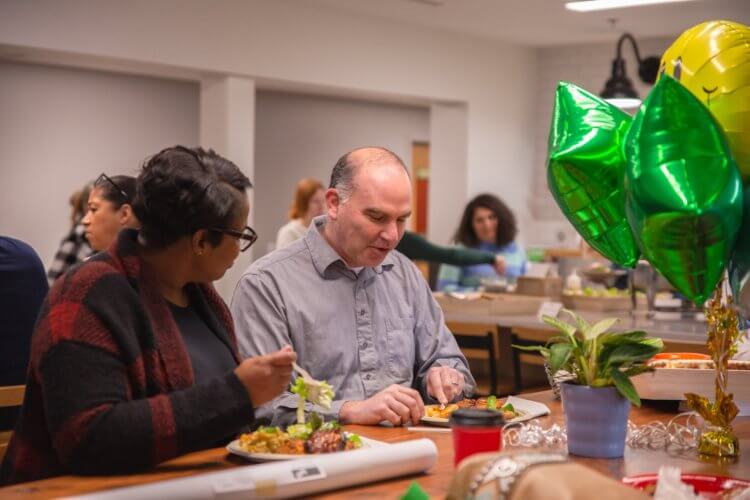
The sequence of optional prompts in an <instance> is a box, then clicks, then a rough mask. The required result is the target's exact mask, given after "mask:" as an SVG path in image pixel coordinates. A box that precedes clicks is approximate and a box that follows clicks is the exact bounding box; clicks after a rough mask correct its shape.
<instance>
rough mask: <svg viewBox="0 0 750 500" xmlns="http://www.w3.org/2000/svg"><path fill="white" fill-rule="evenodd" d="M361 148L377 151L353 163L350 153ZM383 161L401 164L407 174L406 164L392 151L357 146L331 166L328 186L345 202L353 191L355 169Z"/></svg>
mask: <svg viewBox="0 0 750 500" xmlns="http://www.w3.org/2000/svg"><path fill="white" fill-rule="evenodd" d="M361 149H375V150H377V151H378V152H377V153H375V154H374V155H373V156H372V157H370V158H368V159H367V160H366V161H364V162H356V163H355V162H354V161H352V158H351V156H352V153H355V152H357V151H360V150H361ZM384 161H395V162H396V163H398V164H399V165H401V167H402V168H403V169H404V172H406V175H407V176H409V171H408V170H407V169H406V165H404V162H403V161H402V160H401V158H399V156H398V155H397V154H396V153H394V152H393V151H390V150H388V149H386V148H380V147H378V148H358V149H355V150H353V151H349V152H348V153H346V154H345V155H344V156H342V157H341V158H339V160H338V161H337V162H336V165H334V166H333V170H332V171H331V182H330V183H329V185H328V188H329V189H330V188H333V189H335V190H336V191H338V193H339V198H340V199H341V203H346V202H347V201H349V198H351V196H352V194H353V193H354V188H355V186H354V175H355V174H356V173H357V172H356V171H357V169H359V167H361V166H362V165H363V164H365V163H382V162H384Z"/></svg>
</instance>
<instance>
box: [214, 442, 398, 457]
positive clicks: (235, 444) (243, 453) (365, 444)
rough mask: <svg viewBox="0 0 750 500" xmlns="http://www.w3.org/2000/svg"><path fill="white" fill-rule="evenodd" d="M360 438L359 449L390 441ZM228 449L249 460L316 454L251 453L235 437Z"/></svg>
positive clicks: (345, 451)
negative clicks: (360, 445) (360, 444)
mask: <svg viewBox="0 0 750 500" xmlns="http://www.w3.org/2000/svg"><path fill="white" fill-rule="evenodd" d="M359 438H360V439H361V440H362V448H357V449H358V450H361V449H363V448H374V447H376V446H387V445H388V443H384V442H383V441H378V440H376V439H370V438H366V437H364V436H359ZM227 451H228V452H229V453H231V454H233V455H238V456H240V457H244V458H247V459H248V460H252V461H253V462H275V461H278V460H295V459H297V458H304V457H311V456H315V455H308V454H303V455H286V454H283V453H250V452H249V451H245V450H243V449H242V448H241V447H240V440H239V439H235V440H234V441H232V442H231V443H229V444H228V445H227ZM349 451H355V450H344V451H337V452H336V453H347V452H349Z"/></svg>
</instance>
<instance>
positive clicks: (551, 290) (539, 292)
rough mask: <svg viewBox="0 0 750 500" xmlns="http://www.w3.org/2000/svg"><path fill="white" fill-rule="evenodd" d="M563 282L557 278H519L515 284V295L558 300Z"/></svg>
mask: <svg viewBox="0 0 750 500" xmlns="http://www.w3.org/2000/svg"><path fill="white" fill-rule="evenodd" d="M562 289H563V280H562V278H560V277H559V276H554V277H552V276H549V277H546V278H535V277H531V276H519V277H518V281H517V282H516V293H519V294H522V295H535V296H538V297H550V298H551V299H552V300H559V299H560V296H561V295H562Z"/></svg>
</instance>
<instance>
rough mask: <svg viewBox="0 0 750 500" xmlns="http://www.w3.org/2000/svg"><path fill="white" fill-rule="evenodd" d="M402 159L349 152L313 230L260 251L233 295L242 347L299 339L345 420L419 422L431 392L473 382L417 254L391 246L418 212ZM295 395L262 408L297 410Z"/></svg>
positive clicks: (259, 348)
mask: <svg viewBox="0 0 750 500" xmlns="http://www.w3.org/2000/svg"><path fill="white" fill-rule="evenodd" d="M411 192H412V187H411V182H410V180H409V176H408V174H407V172H406V168H405V167H404V165H403V162H402V161H401V160H400V158H398V156H396V155H395V154H394V153H392V152H390V151H388V150H386V149H383V148H362V149H358V150H355V151H352V152H350V153H347V154H346V155H344V156H343V157H342V158H341V159H340V160H339V161H338V163H337V164H336V166H335V167H334V169H333V173H332V175H331V187H330V188H329V189H328V190H327V191H326V205H327V212H326V215H323V216H320V217H318V218H316V219H314V220H313V222H312V224H311V225H310V227H309V229H308V230H307V233H306V234H305V236H304V238H302V239H300V240H297V241H295V242H294V243H292V244H291V245H289V246H287V247H285V248H282V249H279V250H277V251H275V252H272V253H271V254H269V255H266V256H265V257H263V258H261V259H259V260H258V261H256V262H254V263H253V264H252V265H251V266H250V267H249V268H248V269H247V271H246V272H245V274H244V275H243V276H242V278H241V279H240V282H239V283H238V285H237V288H236V289H235V292H234V296H233V297H232V304H231V310H232V315H233V316H234V320H235V326H236V332H237V338H238V343H239V346H240V351H241V353H242V355H243V356H257V355H260V354H265V353H269V352H273V351H276V350H278V349H279V348H281V347H283V346H284V345H291V346H292V347H293V348H294V350H295V351H296V352H297V355H298V362H299V364H301V365H302V366H303V367H304V368H306V369H307V370H308V371H309V372H310V373H311V375H312V376H313V377H314V378H316V379H318V380H327V381H328V382H329V383H331V385H332V386H333V388H334V391H335V393H336V397H335V400H334V402H333V404H332V406H331V408H330V409H324V408H320V407H313V406H312V405H310V404H309V403H308V408H307V409H308V410H314V411H317V412H319V413H321V414H323V415H325V416H327V417H330V418H338V419H339V420H340V421H341V422H342V423H358V424H378V423H380V422H382V421H389V422H391V423H393V424H394V425H400V424H403V423H407V422H409V421H411V422H418V421H419V419H420V418H421V417H422V415H423V414H424V401H425V400H427V401H428V402H440V403H448V402H451V401H455V400H458V399H460V398H461V397H463V396H464V395H468V394H470V393H472V392H473V390H474V385H475V384H474V379H473V378H472V376H471V373H470V372H469V368H468V363H467V362H466V358H464V356H463V354H462V353H461V351H460V350H459V348H458V346H457V344H456V341H455V339H454V338H453V335H452V334H451V333H450V331H448V329H447V327H446V326H445V321H444V319H443V313H442V311H441V310H440V307H439V306H438V305H437V303H436V302H435V300H434V299H433V297H432V293H431V292H430V289H429V287H428V285H427V283H426V282H425V280H424V278H423V277H422V275H421V274H420V272H419V270H418V269H417V268H416V266H414V264H413V263H412V262H411V261H410V260H409V259H407V258H406V257H404V256H403V255H402V254H400V253H398V252H396V251H393V249H394V248H395V247H396V245H397V244H398V242H399V240H400V239H401V236H402V235H403V233H404V229H405V225H406V220H407V218H408V217H409V215H410V213H411ZM296 408H297V395H295V394H292V393H288V392H287V393H285V394H283V395H282V396H280V397H279V398H277V399H275V400H274V401H273V402H272V403H270V404H269V405H267V406H266V407H265V408H263V409H261V411H260V415H265V416H267V417H271V419H272V421H273V423H274V424H277V425H284V424H289V423H292V422H293V421H294V416H295V410H296Z"/></svg>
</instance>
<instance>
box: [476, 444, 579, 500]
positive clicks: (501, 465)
mask: <svg viewBox="0 0 750 500" xmlns="http://www.w3.org/2000/svg"><path fill="white" fill-rule="evenodd" d="M566 460H567V457H566V456H565V455H561V454H559V453H538V452H532V453H516V454H512V455H505V456H501V457H499V458H496V459H494V460H489V461H488V462H487V463H486V464H485V465H484V467H482V469H481V470H480V471H479V473H478V474H477V475H476V476H474V479H473V480H472V482H471V484H470V485H469V492H468V493H469V496H470V497H474V496H476V492H477V490H479V488H480V487H481V486H483V485H485V484H487V483H489V482H492V481H495V482H496V484H497V489H498V497H497V498H498V499H499V500H507V499H508V498H509V497H510V493H511V491H512V489H513V485H514V484H515V482H516V480H517V479H518V478H519V477H520V476H521V474H522V473H523V471H525V470H526V469H528V468H529V467H532V466H534V465H539V464H546V463H561V462H565V461H566Z"/></svg>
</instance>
